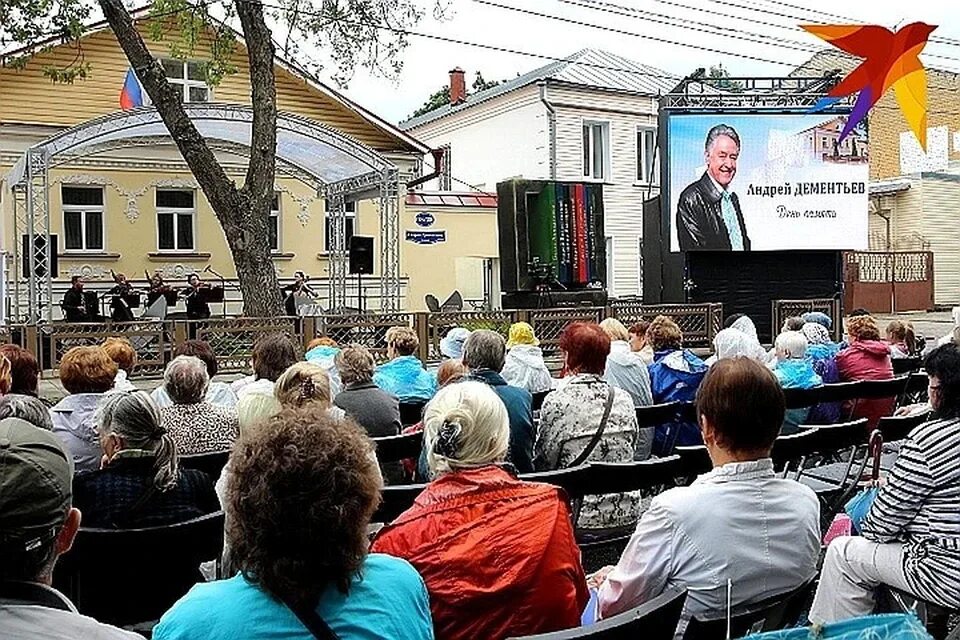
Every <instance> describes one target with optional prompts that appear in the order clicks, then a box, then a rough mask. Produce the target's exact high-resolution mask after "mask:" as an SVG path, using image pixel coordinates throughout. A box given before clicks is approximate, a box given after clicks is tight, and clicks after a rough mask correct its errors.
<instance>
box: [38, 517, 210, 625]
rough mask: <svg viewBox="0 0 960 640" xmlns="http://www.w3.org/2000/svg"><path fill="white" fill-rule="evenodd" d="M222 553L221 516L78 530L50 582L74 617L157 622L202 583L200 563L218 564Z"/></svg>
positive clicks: (129, 622)
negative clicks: (157, 524)
mask: <svg viewBox="0 0 960 640" xmlns="http://www.w3.org/2000/svg"><path fill="white" fill-rule="evenodd" d="M222 551H223V512H222V511H217V512H216V513H211V514H209V515H206V516H203V517H200V518H196V519H194V520H189V521H187V522H182V523H180V524H173V525H167V526H163V527H150V528H145V529H83V528H81V529H80V531H79V532H78V534H77V538H76V540H75V541H74V543H73V548H72V549H71V550H70V551H69V552H68V553H67V554H65V555H64V556H63V557H61V558H60V560H59V561H58V562H57V565H56V567H55V569H54V579H53V582H54V586H55V587H56V588H57V589H59V590H60V591H62V592H63V593H65V594H66V595H67V596H68V597H69V598H70V600H71V601H72V602H73V603H74V604H75V605H76V606H77V609H79V611H80V613H83V614H84V615H88V616H91V617H93V618H96V619H97V620H99V621H100V622H105V623H107V624H112V625H117V626H123V625H133V624H136V623H142V622H147V621H152V620H157V619H159V618H160V616H161V615H162V614H163V613H164V612H165V611H166V610H167V609H169V608H170V607H171V605H173V603H174V602H176V601H177V600H178V599H179V598H181V597H182V596H183V595H184V594H185V593H186V592H187V591H188V590H189V589H190V587H192V586H193V585H194V584H196V583H198V582H202V581H203V578H202V576H201V575H200V571H199V568H198V567H199V566H200V563H202V562H206V561H208V560H215V559H216V560H218V561H219V558H220V554H221V553H222ZM110 558H122V559H123V560H122V561H119V562H110V561H109V559H110ZM105 563H108V564H109V566H106V565H105Z"/></svg>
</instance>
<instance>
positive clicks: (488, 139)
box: [400, 49, 680, 296]
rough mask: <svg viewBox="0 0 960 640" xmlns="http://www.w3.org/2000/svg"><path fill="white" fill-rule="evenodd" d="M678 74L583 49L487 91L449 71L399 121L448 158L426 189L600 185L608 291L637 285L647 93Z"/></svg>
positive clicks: (646, 166) (667, 86) (653, 94)
mask: <svg viewBox="0 0 960 640" xmlns="http://www.w3.org/2000/svg"><path fill="white" fill-rule="evenodd" d="M679 81H680V78H679V77H677V76H674V75H672V74H669V73H667V72H665V71H662V70H660V69H656V68H654V67H650V66H647V65H644V64H640V63H638V62H635V61H633V60H628V59H626V58H623V57H621V56H617V55H614V54H611V53H607V52H605V51H598V50H594V49H584V50H583V51H579V52H577V53H575V54H573V55H571V56H570V57H568V58H566V59H565V60H563V61H558V62H553V63H551V64H548V65H546V66H544V67H541V68H539V69H535V70H533V71H531V72H529V73H526V74H524V75H521V76H518V77H516V78H513V79H511V80H508V81H506V82H504V83H502V84H499V85H497V86H495V87H493V88H491V89H487V90H485V91H481V92H478V93H476V94H473V95H466V91H465V81H464V72H463V71H462V70H460V69H454V70H453V71H451V72H450V86H451V91H450V98H451V99H450V104H447V105H444V106H442V107H439V108H437V109H434V110H433V111H430V112H428V113H426V114H423V115H421V116H418V117H415V118H412V119H410V120H407V121H406V122H403V123H401V125H400V127H401V128H402V129H404V130H406V131H408V132H409V133H410V134H412V135H413V136H414V137H416V138H417V139H419V140H421V141H422V142H425V143H426V144H428V145H429V146H430V147H432V148H435V149H436V148H443V149H444V150H445V151H446V154H447V155H446V157H447V159H448V161H447V162H446V163H445V166H444V167H443V173H442V176H441V178H439V179H438V180H436V181H434V182H433V183H428V186H427V187H426V188H436V189H441V190H450V189H456V190H463V189H464V188H466V187H470V188H474V189H479V190H482V191H489V192H495V191H496V185H497V183H498V182H500V181H502V180H504V179H507V178H512V177H524V178H530V179H556V180H566V181H596V182H602V183H603V185H604V209H605V233H606V236H607V272H608V280H609V288H610V293H611V294H612V295H617V296H627V295H637V294H639V293H640V292H641V286H642V284H641V283H642V277H641V268H642V267H641V258H640V255H641V252H640V242H641V236H642V233H643V231H642V226H643V224H642V205H643V201H644V200H646V199H648V198H651V197H655V196H656V195H658V193H659V182H660V171H659V162H658V160H657V157H656V155H657V154H656V151H655V149H656V147H657V109H658V104H657V97H658V96H659V95H660V94H662V93H665V92H668V91H670V90H671V89H673V88H674V87H675V86H676V85H677V83H678V82H679Z"/></svg>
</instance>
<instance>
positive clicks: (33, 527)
mask: <svg viewBox="0 0 960 640" xmlns="http://www.w3.org/2000/svg"><path fill="white" fill-rule="evenodd" d="M0 440H2V441H3V443H4V446H2V447H0V540H3V544H2V551H0V556H2V561H0V638H11V639H13V638H44V639H45V640H77V639H79V638H96V639H97V640H142V638H141V636H139V635H137V634H135V633H131V632H129V631H122V630H120V629H117V628H114V627H111V626H108V625H105V624H100V623H98V622H97V621H96V620H94V619H93V618H89V617H87V616H84V615H81V614H79V613H77V610H76V608H75V607H74V606H73V604H72V603H71V602H70V601H69V600H68V599H67V598H66V596H64V595H63V594H62V593H60V592H59V591H57V590H55V589H54V588H53V586H52V583H53V567H54V565H55V564H56V562H57V558H58V557H59V556H60V555H62V554H64V553H66V552H67V551H68V550H69V549H70V547H71V546H72V545H73V540H74V537H75V536H76V535H77V530H78V529H79V528H80V511H78V510H77V509H76V508H74V507H73V490H72V486H73V465H72V464H71V460H70V457H71V454H70V453H69V452H67V451H66V450H65V449H64V447H63V444H62V443H61V442H60V440H58V439H57V438H56V437H55V436H54V435H53V434H51V433H50V432H49V431H44V430H42V429H37V428H36V427H34V426H33V425H31V424H27V423H26V422H24V421H23V420H19V419H17V418H6V419H4V420H0Z"/></svg>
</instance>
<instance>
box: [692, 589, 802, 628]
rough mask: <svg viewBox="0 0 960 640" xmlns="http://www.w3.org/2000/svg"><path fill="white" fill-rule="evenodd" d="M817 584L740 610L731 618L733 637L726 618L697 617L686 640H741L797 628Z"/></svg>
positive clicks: (693, 620)
mask: <svg viewBox="0 0 960 640" xmlns="http://www.w3.org/2000/svg"><path fill="white" fill-rule="evenodd" d="M815 585H816V581H815V580H811V581H809V582H807V583H805V584H803V585H802V586H800V587H798V588H797V589H794V590H792V591H788V592H786V593H782V594H780V595H776V596H773V597H772V598H767V599H765V600H761V601H760V602H757V603H755V604H752V605H746V606H743V607H737V608H735V609H738V612H737V613H736V614H735V615H733V616H731V617H730V620H729V628H730V635H729V636H728V635H727V624H728V623H727V618H719V619H716V620H702V619H700V618H698V617H696V616H694V617H693V618H691V619H690V621H689V622H688V623H687V628H686V630H685V631H684V633H683V640H726V638H728V637H729V638H742V637H744V636H747V635H750V634H753V633H760V632H764V631H777V630H780V629H785V628H786V627H788V626H790V625H793V624H795V623H796V622H797V621H798V620H799V618H800V616H801V615H802V612H803V611H804V610H805V608H806V604H807V602H808V601H809V600H810V599H811V597H812V595H813V588H814V586H815Z"/></svg>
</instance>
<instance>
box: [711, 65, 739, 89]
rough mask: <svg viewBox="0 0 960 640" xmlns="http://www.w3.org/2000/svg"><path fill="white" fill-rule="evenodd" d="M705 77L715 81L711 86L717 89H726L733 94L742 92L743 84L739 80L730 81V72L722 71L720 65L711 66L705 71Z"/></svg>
mask: <svg viewBox="0 0 960 640" xmlns="http://www.w3.org/2000/svg"><path fill="white" fill-rule="evenodd" d="M707 77H708V78H714V79H715V80H717V82H714V83H713V85H714V86H715V87H717V88H718V89H726V90H727V91H732V92H734V93H740V92H742V91H743V83H742V82H740V81H739V80H730V79H729V78H730V72H729V71H727V70H726V69H724V68H723V65H722V64H718V65H711V67H710V69H709V70H707Z"/></svg>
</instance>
